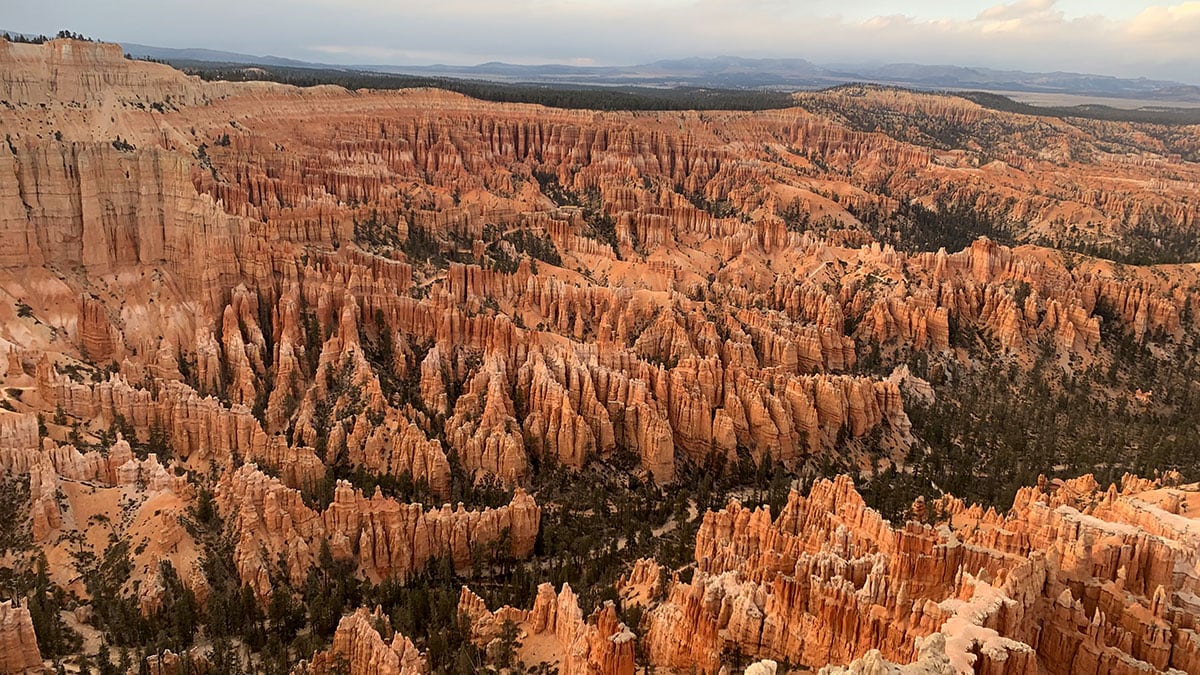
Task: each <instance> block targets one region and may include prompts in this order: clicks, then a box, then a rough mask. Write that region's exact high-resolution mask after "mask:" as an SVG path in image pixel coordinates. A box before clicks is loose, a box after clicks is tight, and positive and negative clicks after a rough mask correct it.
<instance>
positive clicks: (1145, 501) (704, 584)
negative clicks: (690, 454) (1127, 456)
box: [646, 476, 1200, 675]
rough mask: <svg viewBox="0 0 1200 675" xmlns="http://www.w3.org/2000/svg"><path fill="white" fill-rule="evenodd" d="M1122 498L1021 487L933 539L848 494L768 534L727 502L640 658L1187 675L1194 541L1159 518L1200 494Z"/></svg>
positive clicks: (760, 514) (783, 518)
mask: <svg viewBox="0 0 1200 675" xmlns="http://www.w3.org/2000/svg"><path fill="white" fill-rule="evenodd" d="M1127 482H1128V486H1127V489H1126V491H1125V492H1124V493H1123V494H1122V493H1119V492H1118V491H1117V489H1116V488H1115V487H1112V488H1110V489H1109V490H1108V492H1103V491H1101V490H1099V486H1097V485H1096V484H1095V482H1094V481H1092V480H1091V477H1090V476H1088V477H1085V478H1084V479H1080V480H1077V481H1070V482H1067V483H1060V484H1059V485H1057V486H1050V487H1049V488H1048V489H1042V488H1028V489H1025V490H1022V492H1021V493H1020V494H1019V495H1018V497H1017V499H1016V501H1015V503H1014V506H1013V510H1012V511H1011V512H1010V513H1009V514H1008V515H1007V516H1000V515H998V514H996V513H995V512H994V511H990V510H989V511H988V512H987V513H984V512H983V511H982V510H981V509H978V507H972V508H971V509H968V508H966V507H965V506H962V505H961V503H958V505H957V506H954V505H953V503H952V502H951V503H948V504H947V506H948V507H949V509H950V512H951V514H952V517H951V520H950V521H949V522H948V523H945V524H943V525H940V526H939V527H938V528H937V529H934V528H931V527H930V526H927V525H917V524H915V523H909V524H908V525H907V526H905V527H904V528H901V529H896V528H893V527H892V526H891V525H890V524H888V523H887V522H886V521H884V520H882V519H881V518H880V517H879V515H878V514H876V513H875V512H873V511H871V510H870V509H867V508H866V507H865V506H864V505H863V503H862V500H861V499H860V498H859V497H858V495H857V494H856V493H855V492H854V490H853V487H852V486H851V484H850V482H849V480H847V479H845V478H841V479H838V480H837V481H834V482H827V481H824V482H819V483H817V484H816V485H814V486H813V489H812V491H811V493H810V495H809V496H808V497H807V498H803V497H800V496H799V495H798V494H796V493H794V492H793V493H792V495H791V497H790V499H789V500H788V504H787V506H786V507H785V508H784V510H783V512H782V513H781V514H780V516H779V518H777V519H776V520H775V521H774V522H772V521H771V520H770V517H769V514H768V513H767V511H765V510H763V509H757V510H753V511H751V510H747V509H744V508H741V507H740V506H738V505H737V504H736V503H733V504H731V505H730V506H729V507H727V508H726V509H725V510H723V511H720V512H710V513H708V514H706V515H705V518H704V522H703V524H702V525H701V528H700V531H699V533H698V534H697V538H696V565H697V572H696V576H695V578H694V579H693V580H692V582H691V583H689V584H684V583H679V582H676V583H675V584H674V586H673V587H672V589H671V590H670V593H669V596H668V598H667V600H666V601H665V602H664V603H663V604H662V605H661V606H659V607H657V608H656V609H654V610H653V612H652V613H651V615H650V629H649V632H648V634H647V636H646V641H647V648H648V652H649V654H650V658H651V660H652V662H654V663H656V664H659V665H662V666H670V667H690V666H692V665H696V666H698V667H699V668H700V669H701V670H703V671H704V672H716V671H717V670H718V669H719V667H720V664H721V654H722V650H724V649H729V648H736V649H738V650H740V651H742V652H743V653H745V654H751V655H756V656H766V657H770V658H775V659H786V660H788V661H790V662H792V663H799V664H803V665H807V666H811V667H818V666H824V665H827V664H831V663H833V664H837V663H848V662H850V661H852V660H854V659H858V658H860V657H861V658H863V659H864V660H863V661H860V662H858V663H857V664H856V665H852V666H851V670H850V671H849V672H873V671H871V670H870V668H874V667H880V668H882V667H884V666H882V665H879V664H882V663H883V660H884V659H887V660H891V661H894V662H900V663H907V662H910V661H913V660H914V659H915V660H919V661H921V662H922V663H925V664H926V665H924V666H921V667H922V668H925V667H928V668H931V669H932V670H929V671H927V670H920V669H915V670H913V672H987V673H997V674H999V673H1005V674H1007V673H1021V674H1031V673H1037V672H1043V669H1044V671H1047V672H1051V673H1061V674H1063V675H1076V674H1081V673H1120V674H1125V673H1134V672H1166V671H1167V670H1168V669H1171V668H1174V669H1176V670H1177V671H1183V672H1192V671H1193V670H1194V669H1195V668H1196V663H1195V658H1196V653H1197V649H1196V645H1197V644H1200V643H1198V642H1197V635H1196V633H1195V620H1196V612H1197V611H1198V610H1200V607H1197V606H1196V605H1195V603H1194V602H1192V598H1194V597H1195V596H1194V595H1193V593H1194V591H1193V590H1192V589H1194V588H1196V587H1197V585H1200V576H1198V575H1196V574H1195V564H1196V561H1197V555H1198V551H1200V548H1198V547H1197V546H1196V541H1195V538H1196V534H1197V530H1196V529H1195V525H1194V521H1193V520H1192V519H1190V518H1187V517H1183V516H1179V515H1175V514H1172V513H1171V512H1169V511H1165V510H1163V508H1162V507H1160V506H1159V505H1158V504H1160V503H1161V504H1166V505H1167V506H1168V508H1170V507H1174V508H1176V509H1179V508H1181V507H1180V505H1182V504H1185V503H1189V502H1195V503H1200V492H1196V491H1194V490H1193V491H1191V492H1180V491H1178V490H1176V489H1163V488H1158V487H1157V485H1147V484H1146V483H1145V482H1144V481H1140V480H1132V479H1131V480H1130V481H1127ZM1185 570H1190V571H1185ZM937 635H940V636H941V637H938V638H937V639H936V641H933V642H931V640H934V638H935V637H936V636H937ZM926 636H930V637H926ZM922 638H925V639H924V641H922ZM922 645H924V646H922ZM871 664H875V665H871ZM947 664H948V665H947ZM947 668H949V669H947ZM864 669H865V670H864ZM829 672H842V671H838V670H833V671H829ZM906 672H907V671H906Z"/></svg>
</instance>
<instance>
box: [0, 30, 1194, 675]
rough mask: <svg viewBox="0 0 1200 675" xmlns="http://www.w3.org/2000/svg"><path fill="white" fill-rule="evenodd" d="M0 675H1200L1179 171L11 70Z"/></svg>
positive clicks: (63, 47) (1182, 154) (173, 80)
mask: <svg viewBox="0 0 1200 675" xmlns="http://www.w3.org/2000/svg"><path fill="white" fill-rule="evenodd" d="M0 131H2V132H3V133H4V136H5V144H4V145H2V146H0V177H2V178H0V354H3V358H0V372H2V373H3V375H2V376H0V478H2V480H3V485H2V486H0V675H7V674H9V673H34V672H50V671H55V670H57V671H59V672H62V671H63V670H66V671H67V672H87V673H93V672H99V673H100V674H101V675H110V674H112V673H124V672H139V673H151V674H153V675H177V674H180V675H182V674H183V673H193V672H195V673H212V674H214V675H216V674H224V673H250V672H254V673H271V674H274V673H313V674H317V675H325V674H328V673H339V674H350V675H397V674H405V675H408V674H413V673H430V672H432V673H475V672H509V673H516V672H537V673H549V672H558V673H560V674H562V675H575V674H585V673H586V674H609V673H620V674H631V673H635V672H658V673H689V672H697V673H712V674H716V673H738V672H745V673H748V674H751V675H768V674H770V673H776V674H778V675H782V674H783V673H803V672H820V673H822V674H823V675H833V674H835V673H861V674H867V673H871V674H874V673H914V674H915V673H985V674H988V675H1009V674H1018V673H1019V674H1021V675H1035V674H1039V675H1040V674H1043V673H1046V674H1051V675H1084V674H1088V675H1092V674H1120V675H1126V674H1129V675H1132V674H1134V673H1137V674H1142V673H1200V636H1198V635H1197V630H1198V628H1197V622H1198V621H1200V522H1197V518H1200V484H1197V483H1196V481H1198V480H1200V469H1198V467H1200V382H1198V377H1200V362H1198V360H1197V359H1198V355H1200V349H1198V348H1197V335H1198V334H1200V324H1198V319H1197V310H1198V309H1200V307H1198V304H1200V264H1198V263H1197V261H1200V243H1198V241H1200V238H1198V236H1197V235H1198V233H1200V191H1198V186H1200V128H1198V127H1195V126H1182V125H1163V124H1148V123H1134V122H1106V121H1098V120H1085V119H1072V118H1051V117H1036V116H1028V115H1020V114H1014V113H1006V112H1000V111H996V110H989V109H985V108H983V107H980V106H979V105H976V104H975V103H972V102H970V101H968V100H966V99H963V98H958V97H954V96H951V95H934V94H922V93H913V92H908V91H903V90H897V89H889V88H879V87H870V86H847V87H840V88H837V89H832V90H829V91H824V92H807V93H802V94H797V95H796V96H795V107H791V108H786V109H772V110H763V111H739V112H725V111H704V112H678V111H672V112H646V111H639V112H612V111H609V112H599V111H590V110H580V109H556V108H547V107H541V106H536V105H523V104H521V105H518V104H502V103H489V102H483V101H479V100H475V99H471V98H467V97H465V96H462V95H459V94H453V93H449V92H445V91H438V90H432V89H410V90H399V91H370V90H357V91H350V90H346V89H343V88H341V87H337V86H332V85H325V86H316V87H309V88H297V87H292V86H287V85H282V84H275V83H268V82H237V83H233V82H206V81H202V80H200V79H199V78H196V77H190V76H187V75H184V74H183V73H181V72H178V71H176V70H173V69H172V68H170V67H169V66H166V65H163V64H157V63H150V62H143V61H134V60H130V59H127V58H124V57H123V55H122V53H121V51H120V48H119V47H117V46H116V45H110V44H104V43H94V42H84V41H78V40H69V39H63V40H51V41H47V42H46V43H44V44H17V43H10V42H5V41H0Z"/></svg>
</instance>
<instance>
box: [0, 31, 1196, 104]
mask: <svg viewBox="0 0 1200 675" xmlns="http://www.w3.org/2000/svg"><path fill="white" fill-rule="evenodd" d="M0 32H6V31H0ZM7 32H11V31H7ZM14 34H17V33H14ZM121 46H122V48H124V50H125V51H126V53H128V54H129V55H130V56H132V57H134V58H149V59H155V60H159V61H167V62H169V63H178V62H193V63H194V62H211V63H222V64H243V65H258V66H285V67H291V68H320V69H326V70H328V69H336V70H356V71H365V72H377V73H391V74H400V75H418V76H425V77H451V78H460V79H473V80H489V81H494V82H508V83H522V84H557V85H594V86H636V87H695V88H705V87H711V88H721V89H779V90H797V89H821V88H825V87H830V86H836V85H839V84H847V83H852V82H868V83H875V84H884V85H895V86H902V87H908V88H913V89H928V90H962V89H966V90H973V91H991V92H1024V93H1031V94H1064V95H1072V96H1094V97H1107V98H1121V99H1133V100H1139V101H1147V102H1154V103H1163V104H1170V103H1193V104H1194V103H1200V87H1198V86H1194V85H1189V84H1183V83H1180V82H1172V81H1168V80H1152V79H1148V78H1120V77H1112V76H1108V75H1092V74H1086V73H1068V72H1050V73H1030V72H1025V71H1019V70H996V69H992V68H975V67H968V66H958V65H923V64H915V63H892V64H884V65H864V64H833V65H819V64H815V63H813V62H811V61H807V60H805V59H800V58H774V59H750V58H742V57H736V56H718V57H711V58H708V57H690V58H683V59H669V60H662V61H655V62H653V63H645V64H638V65H632V66H573V65H565V64H553V63H551V64H542V65H518V64H512V63H503V62H499V61H492V62H488V63H481V64H479V65H474V66H455V65H445V64H436V65H431V66H408V65H389V64H361V65H331V64H327V63H317V62H309V61H300V60H296V59H289V58H283V57H279V56H258V55H253V54H243V53H238V52H226V51H220V50H214V49H203V48H174V47H157V46H152V45H143V44H137V43H132V42H128V43H121Z"/></svg>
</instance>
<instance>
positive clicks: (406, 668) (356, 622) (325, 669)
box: [299, 608, 429, 675]
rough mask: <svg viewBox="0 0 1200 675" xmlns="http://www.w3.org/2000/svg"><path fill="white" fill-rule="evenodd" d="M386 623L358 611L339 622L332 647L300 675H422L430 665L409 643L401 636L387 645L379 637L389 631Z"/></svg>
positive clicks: (319, 655) (398, 635)
mask: <svg viewBox="0 0 1200 675" xmlns="http://www.w3.org/2000/svg"><path fill="white" fill-rule="evenodd" d="M389 628H390V627H389V626H388V620H387V617H385V616H384V615H383V614H381V613H379V612H378V611H376V612H375V613H374V614H372V613H371V612H370V611H368V610H367V609H365V608H360V609H359V610H357V611H356V612H354V613H353V614H347V615H346V616H344V617H342V620H341V621H340V622H338V627H337V631H335V632H334V634H333V645H331V646H330V648H329V649H327V650H325V651H321V652H317V653H316V654H314V655H313V661H312V665H311V666H309V667H308V668H304V667H301V668H300V669H299V670H300V671H301V672H308V673H312V675H329V674H331V673H347V674H348V675H425V673H428V672H429V665H428V664H427V663H426V661H425V657H424V656H423V655H422V654H421V652H420V651H418V650H417V648H416V647H415V646H413V643H412V640H409V639H408V638H406V637H404V636H403V635H401V634H400V633H395V634H394V635H393V636H392V641H391V643H390V644H389V643H388V642H387V641H386V640H384V638H383V636H381V635H380V633H379V632H380V631H381V630H383V631H388V630H389Z"/></svg>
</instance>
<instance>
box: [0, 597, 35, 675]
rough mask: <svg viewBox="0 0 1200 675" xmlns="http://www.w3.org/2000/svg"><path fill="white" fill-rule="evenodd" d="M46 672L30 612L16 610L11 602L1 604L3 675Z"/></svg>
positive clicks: (1, 670)
mask: <svg viewBox="0 0 1200 675" xmlns="http://www.w3.org/2000/svg"><path fill="white" fill-rule="evenodd" d="M43 670H44V669H43V667H42V653H41V652H40V651H38V643H37V636H36V635H34V634H33V619H32V618H30V616H29V610H28V609H26V608H24V607H14V606H13V604H12V602H10V601H8V600H5V601H4V602H0V673H4V675H18V674H21V675H23V674H24V673H38V672H42V671H43Z"/></svg>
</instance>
